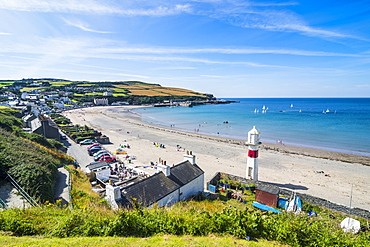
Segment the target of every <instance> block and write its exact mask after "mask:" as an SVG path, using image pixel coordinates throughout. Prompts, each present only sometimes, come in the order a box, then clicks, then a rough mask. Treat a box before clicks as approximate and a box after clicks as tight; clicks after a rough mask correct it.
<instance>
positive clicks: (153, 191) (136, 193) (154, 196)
mask: <svg viewBox="0 0 370 247" xmlns="http://www.w3.org/2000/svg"><path fill="white" fill-rule="evenodd" d="M178 188H180V185H178V184H177V183H175V182H174V181H172V180H171V179H169V178H168V177H166V176H165V175H164V174H163V172H159V173H156V174H154V175H153V176H150V177H148V178H147V179H144V180H141V181H139V182H138V183H135V184H132V185H131V186H128V187H126V188H123V189H122V190H121V193H122V197H123V200H122V201H121V204H123V205H124V206H130V204H131V203H132V200H131V197H132V198H136V199H137V202H138V203H139V204H141V206H144V207H148V206H150V205H151V204H153V203H155V202H157V201H159V200H160V199H162V198H163V197H165V196H167V195H169V194H171V193H172V192H173V191H175V190H177V189H178ZM127 204H129V205H127Z"/></svg>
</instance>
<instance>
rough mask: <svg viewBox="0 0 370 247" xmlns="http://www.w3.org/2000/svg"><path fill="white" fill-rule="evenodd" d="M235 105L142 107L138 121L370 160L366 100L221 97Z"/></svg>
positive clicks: (368, 101)
mask: <svg viewBox="0 0 370 247" xmlns="http://www.w3.org/2000/svg"><path fill="white" fill-rule="evenodd" d="M225 99H226V100H235V101H239V103H231V104H218V105H199V106H194V107H148V108H138V109H135V110H134V111H135V112H136V113H138V114H139V115H140V116H141V119H142V120H143V121H146V122H148V123H151V124H155V125H160V126H163V127H166V128H174V129H177V130H182V131H186V132H192V133H199V134H206V135H212V136H220V137H225V138H231V139H240V140H246V139H247V135H248V131H249V130H251V129H252V128H253V126H255V127H256V128H257V130H258V131H259V132H260V137H261V141H262V142H263V143H283V144H286V145H293V146H300V147H308V148H316V149H322V150H329V151H336V152H343V153H351V154H357V155H364V156H370V98H225Z"/></svg>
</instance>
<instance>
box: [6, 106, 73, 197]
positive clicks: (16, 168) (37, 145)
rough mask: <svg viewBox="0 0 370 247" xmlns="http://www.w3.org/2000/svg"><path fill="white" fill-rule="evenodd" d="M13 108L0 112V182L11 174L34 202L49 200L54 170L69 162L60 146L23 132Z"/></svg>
mask: <svg viewBox="0 0 370 247" xmlns="http://www.w3.org/2000/svg"><path fill="white" fill-rule="evenodd" d="M13 113H14V110H13V109H10V108H1V109H0V179H5V177H6V173H5V172H8V173H9V174H10V175H12V176H13V177H14V178H15V179H16V181H17V182H18V183H19V185H20V186H22V187H23V189H24V190H25V191H26V192H27V193H28V194H30V195H31V196H32V197H33V198H34V199H36V200H38V201H40V202H44V201H46V200H52V199H53V192H54V180H55V178H56V176H57V167H58V166H59V165H61V164H65V163H68V162H71V161H72V158H71V157H68V156H67V155H65V154H64V153H63V152H61V151H59V150H58V148H60V147H62V145H61V144H60V143H59V142H57V141H55V140H47V139H45V138H44V137H43V136H42V135H38V134H29V133H25V132H23V130H22V127H23V124H22V122H21V121H20V119H18V118H16V117H14V116H13V115H12V114H13Z"/></svg>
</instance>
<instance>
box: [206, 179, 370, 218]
mask: <svg viewBox="0 0 370 247" xmlns="http://www.w3.org/2000/svg"><path fill="white" fill-rule="evenodd" d="M226 176H227V177H228V178H229V179H231V180H235V181H238V182H240V183H245V184H255V185H256V186H257V188H258V185H263V186H267V187H271V188H277V189H279V190H280V195H284V196H292V193H293V191H292V190H287V189H284V188H280V187H278V186H276V185H271V184H269V183H265V182H259V181H254V180H251V179H246V178H243V177H239V176H234V175H231V174H227V173H222V172H218V173H216V174H215V175H214V177H213V178H212V179H211V180H210V181H209V183H210V184H212V185H218V181H219V180H220V179H221V178H222V177H226ZM296 195H297V196H299V197H300V198H301V200H302V201H303V203H304V202H308V203H311V204H313V205H317V206H321V207H324V208H328V209H331V210H335V211H338V212H342V213H344V214H348V215H355V216H358V217H361V218H365V219H370V211H367V210H365V209H361V208H350V207H347V206H345V205H341V204H338V203H335V202H331V201H328V200H325V199H323V198H319V197H315V196H311V195H307V194H303V193H296Z"/></svg>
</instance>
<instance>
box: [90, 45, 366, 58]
mask: <svg viewBox="0 0 370 247" xmlns="http://www.w3.org/2000/svg"><path fill="white" fill-rule="evenodd" d="M96 51H98V52H101V53H114V54H117V53H128V54H132V53H137V54H202V53H214V54H278V55H297V56H318V57H320V56H322V57H369V55H366V54H349V53H334V52H322V51H305V50H290V49H265V48H259V47H252V48H237V49H234V48H176V47H174V48H172V47H171V48H169V47H124V48H122V47H114V48H97V49H96Z"/></svg>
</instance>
